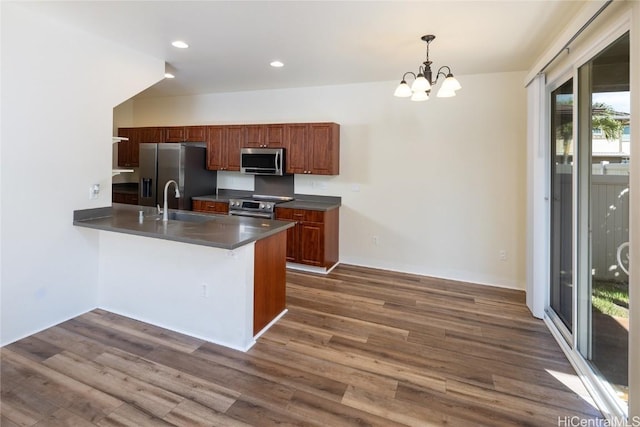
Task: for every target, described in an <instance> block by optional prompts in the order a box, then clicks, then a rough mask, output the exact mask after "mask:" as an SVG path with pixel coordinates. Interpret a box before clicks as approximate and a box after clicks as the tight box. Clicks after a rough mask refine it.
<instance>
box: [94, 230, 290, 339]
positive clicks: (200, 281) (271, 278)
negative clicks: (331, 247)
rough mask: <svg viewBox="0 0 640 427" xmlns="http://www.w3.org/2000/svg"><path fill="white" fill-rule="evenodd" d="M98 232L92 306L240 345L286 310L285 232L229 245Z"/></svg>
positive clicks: (198, 335)
mask: <svg viewBox="0 0 640 427" xmlns="http://www.w3.org/2000/svg"><path fill="white" fill-rule="evenodd" d="M99 233H100V235H99V241H100V243H99V252H100V255H99V273H98V274H99V280H98V282H99V295H98V306H99V307H100V308H103V309H105V310H108V311H111V312H113V313H117V314H120V315H123V316H127V317H130V318H133V319H136V320H140V321H143V322H147V323H151V324H154V325H157V326H160V327H164V328H166V329H170V330H173V331H176V332H180V333H184V334H187V335H191V336H193V337H196V338H200V339H204V340H207V341H210V342H213V343H215V344H220V345H223V346H225V347H230V348H233V349H236V350H240V351H247V350H248V349H249V348H251V346H252V345H253V344H254V343H255V336H256V335H257V334H258V333H261V332H263V331H264V330H265V327H266V326H268V325H271V324H272V321H273V320H275V319H277V318H279V317H281V316H282V315H283V314H284V312H286V310H285V285H286V284H285V274H286V272H285V254H284V251H285V250H286V247H285V245H286V231H282V232H279V233H276V234H274V235H272V236H269V237H266V238H264V239H261V240H258V241H256V242H252V243H249V244H247V245H244V246H241V247H238V248H235V249H232V250H227V249H221V248H215V247H209V246H200V245H194V244H189V243H182V242H175V241H169V240H163V239H149V238H146V237H142V236H136V235H130V234H124V233H114V232H109V231H99ZM265 272H266V274H267V276H265ZM265 298H266V299H268V301H265V300H264V299H265ZM256 319H259V320H258V321H256Z"/></svg>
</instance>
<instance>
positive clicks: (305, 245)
mask: <svg viewBox="0 0 640 427" xmlns="http://www.w3.org/2000/svg"><path fill="white" fill-rule="evenodd" d="M298 227H300V262H302V263H303V264H309V265H318V266H322V265H323V263H324V224H321V223H317V222H301V223H299V224H298Z"/></svg>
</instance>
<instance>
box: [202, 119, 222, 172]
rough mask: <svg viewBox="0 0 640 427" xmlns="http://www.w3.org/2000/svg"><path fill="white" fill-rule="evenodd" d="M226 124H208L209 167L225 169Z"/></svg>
mask: <svg viewBox="0 0 640 427" xmlns="http://www.w3.org/2000/svg"><path fill="white" fill-rule="evenodd" d="M225 166H226V153H225V150H224V126H207V169H210V170H224V167H225Z"/></svg>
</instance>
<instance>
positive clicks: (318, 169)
mask: <svg viewBox="0 0 640 427" xmlns="http://www.w3.org/2000/svg"><path fill="white" fill-rule="evenodd" d="M285 129H286V133H285V140H286V145H285V147H286V149H287V153H286V155H287V163H286V167H287V172H288V173H294V174H296V173H301V174H315V175H338V174H339V173H340V126H339V125H338V124H337V123H301V124H289V125H286V128H285Z"/></svg>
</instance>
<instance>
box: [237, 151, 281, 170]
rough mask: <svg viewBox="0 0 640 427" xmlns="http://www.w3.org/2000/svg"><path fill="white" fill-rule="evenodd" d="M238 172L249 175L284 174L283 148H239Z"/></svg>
mask: <svg viewBox="0 0 640 427" xmlns="http://www.w3.org/2000/svg"><path fill="white" fill-rule="evenodd" d="M240 172H241V173H246V174H251V175H285V168H284V148H241V149H240Z"/></svg>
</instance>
